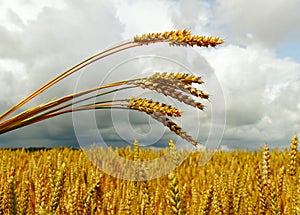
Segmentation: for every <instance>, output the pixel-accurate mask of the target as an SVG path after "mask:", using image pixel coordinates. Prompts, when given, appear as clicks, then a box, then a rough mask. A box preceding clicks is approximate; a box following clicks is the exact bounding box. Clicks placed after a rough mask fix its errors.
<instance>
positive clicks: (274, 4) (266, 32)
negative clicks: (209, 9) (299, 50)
mask: <svg viewBox="0 0 300 215" xmlns="http://www.w3.org/2000/svg"><path fill="white" fill-rule="evenodd" d="M214 10H215V16H214V20H213V22H214V23H215V25H216V26H218V27H219V28H220V29H223V30H225V31H227V30H228V31H229V32H228V33H229V35H230V37H232V38H231V39H235V40H238V41H239V42H243V43H246V44H248V43H253V42H254V43H255V42H259V43H260V45H265V46H268V47H274V46H277V45H280V44H282V43H284V42H287V41H295V40H298V39H299V36H300V30H299V29H300V23H299V22H298V20H300V14H299V10H300V2H299V1H298V0H290V1H284V0H274V1H273V0H266V1H260V0H253V1H246V0H242V1H241V0H230V1H222V0H217V1H216V3H215V9H214Z"/></svg>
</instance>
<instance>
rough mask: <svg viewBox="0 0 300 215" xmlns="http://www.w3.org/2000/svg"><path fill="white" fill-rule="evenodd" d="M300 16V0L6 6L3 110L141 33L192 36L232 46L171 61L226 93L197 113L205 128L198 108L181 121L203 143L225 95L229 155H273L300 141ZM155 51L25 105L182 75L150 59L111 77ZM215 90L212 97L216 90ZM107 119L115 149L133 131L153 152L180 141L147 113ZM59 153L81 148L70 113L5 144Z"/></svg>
mask: <svg viewBox="0 0 300 215" xmlns="http://www.w3.org/2000/svg"><path fill="white" fill-rule="evenodd" d="M299 11H300V2H299V1H298V0H289V1H285V0H265V1H261V0H252V1H249V0H228V1H222V0H213V1H208V0H182V1H175V0H152V1H137V0H134V1H133V0H122V1H121V0H114V1H104V0H97V1H96V0H80V1H79V0H65V1H64V0H44V1H39V0H19V1H18V0H10V1H4V0H0V111H1V112H3V111H5V110H6V109H8V108H9V107H10V106H12V105H13V104H15V103H16V102H18V101H19V100H20V99H22V98H23V97H25V96H26V95H28V94H29V93H30V92H32V91H33V90H35V89H36V88H37V87H39V86H41V85H42V84H44V83H46V82H47V81H49V80H50V79H51V78H53V77H55V76H56V75H58V74H59V73H61V72H62V71H64V70H65V69H67V68H69V67H70V66H72V65H74V64H76V63H78V62H79V61H80V60H82V59H84V58H86V57H88V56H90V55H92V54H94V53H96V52H98V51H101V50H104V49H105V48H108V47H110V46H112V45H114V44H117V43H120V42H121V41H124V40H128V39H131V38H132V36H134V35H137V34H142V33H148V32H160V31H167V30H172V29H183V28H187V29H189V30H190V31H191V32H192V33H193V34H199V35H202V34H203V35H214V36H220V37H221V38H223V39H224V40H225V44H224V45H222V46H221V47H218V48H210V49H203V48H201V49H200V48H190V49H193V50H191V51H190V52H193V53H194V54H193V56H195V53H197V54H198V55H199V58H197V59H193V60H187V59H185V58H186V57H187V56H188V55H189V53H185V54H182V55H178V54H176V53H177V52H178V50H177V49H175V48H174V56H173V55H172V54H170V55H169V57H170V58H173V57H174V59H175V58H176V56H177V57H178V56H179V57H178V58H177V59H176V62H179V63H182V64H184V65H185V62H188V64H191V65H192V66H191V67H190V68H192V70H193V71H191V72H193V73H195V74H198V75H201V76H203V77H207V79H208V80H211V79H210V78H209V77H208V76H209V75H208V74H213V75H214V76H215V77H216V78H217V81H216V82H214V83H216V84H219V86H216V88H217V87H221V89H222V95H221V94H219V93H216V94H218V95H214V99H213V98H212V101H211V103H210V104H209V105H210V106H212V107H211V109H210V108H208V113H197V115H199V116H198V117H199V119H200V120H199V121H201V119H202V120H203V122H201V123H202V124H201V125H200V124H199V125H198V124H197V122H193V123H194V124H192V123H190V122H191V120H193V119H195V118H194V117H193V115H191V114H190V113H191V111H190V110H184V111H185V112H184V113H186V114H187V116H186V117H187V118H186V120H187V121H188V123H184V122H182V125H183V126H184V125H185V126H184V128H186V129H185V130H187V131H188V132H191V133H192V134H193V135H196V136H197V137H198V140H199V141H202V142H205V141H206V139H207V136H208V134H207V133H208V132H209V131H210V130H209V129H210V128H211V125H210V123H211V122H212V121H211V120H209V119H208V118H209V117H210V116H211V114H210V113H209V111H210V110H212V109H214V107H215V108H216V107H219V106H222V104H221V105H219V104H216V100H219V101H221V99H220V97H218V96H223V97H224V99H225V104H226V111H225V113H226V125H225V131H224V135H223V138H222V141H221V143H220V144H221V145H222V148H224V149H226V148H235V147H239V148H249V149H257V148H259V147H260V146H262V145H264V144H265V143H268V144H269V146H270V147H271V148H274V147H276V146H279V148H283V147H285V146H286V147H288V146H289V143H290V140H291V138H292V136H293V135H294V134H298V135H299V134H300V97H299V92H300V52H299V50H300V23H299V21H298V20H300V14H299ZM159 47H160V46H157V49H158V48H159ZM147 48H148V47H146V48H143V49H140V50H135V51H132V52H128V53H125V54H124V55H120V56H119V57H118V56H116V58H107V59H106V60H104V61H102V62H99V63H97V64H96V65H93V66H91V67H88V68H87V69H85V70H84V73H85V74H86V75H84V76H80V74H77V75H75V76H72V77H70V78H68V79H67V80H65V81H64V82H63V83H62V84H59V85H56V86H55V87H54V88H53V89H51V90H49V91H47V92H45V94H44V96H43V97H38V98H36V99H35V100H34V101H32V102H30V103H29V104H28V105H27V106H26V107H31V106H33V105H37V104H40V103H42V102H47V101H49V100H50V99H52V98H53V97H59V96H62V95H66V94H68V93H72V92H74V90H75V89H79V88H80V89H81V88H83V87H85V86H86V87H92V86H95V85H97V83H100V82H101V81H103V77H107V80H110V81H118V80H120V78H122V79H126V78H127V77H133V76H139V74H137V73H143V72H145V71H146V72H147V71H149V70H150V69H153V68H154V69H157V70H160V69H162V70H163V69H164V68H165V71H167V72H168V70H169V69H174V68H175V67H174V65H173V66H170V65H168V63H167V62H165V61H164V62H162V61H160V60H159V59H158V58H157V59H156V60H153V59H152V60H153V61H151V62H150V63H149V59H146V61H145V62H144V61H143V60H140V61H134V63H129V64H128V65H125V66H124V67H118V68H121V69H122V68H123V73H122V71H117V70H118V69H116V70H114V71H113V73H112V75H111V76H108V73H109V72H111V71H112V68H114V66H116V65H117V64H119V63H120V62H121V61H122V60H124V59H125V60H126V58H128V56H130V57H134V56H135V55H138V56H141V55H144V54H151V52H152V51H153V53H154V54H156V55H159V52H158V51H157V49H156V50H155V48H153V49H151V48H150V46H149V49H147ZM169 50H170V52H171V50H172V47H170V48H169ZM185 51H187V50H186V49H185ZM182 53H183V52H182ZM187 66H189V65H187ZM198 66H199V67H200V68H198ZM196 67H197V68H198V69H197V71H194V69H195V68H196ZM176 68H177V67H176ZM177 69H178V68H177ZM119 70H120V69H119ZM124 70H125V72H124ZM130 71H131V72H130ZM178 71H180V68H179V70H178ZM118 72H119V73H118ZM146 72H145V73H146ZM153 72H155V71H153ZM170 72H171V71H170ZM183 72H184V71H183ZM117 73H118V74H117ZM121 73H122V74H121ZM203 73H204V74H203ZM120 74H121V75H120ZM95 77H97V78H95ZM101 77H102V78H101ZM208 80H207V82H209V81H208ZM204 81H205V80H204ZM211 82H212V81H211ZM76 84H77V85H76ZM94 84H95V85H94ZM207 85H208V86H207V90H210V92H208V93H211V94H213V92H218V91H217V90H216V91H215V89H213V88H212V86H210V85H209V83H207ZM78 87H79V88H78ZM140 93H141V95H144V94H145V95H146V94H147V92H143V91H140ZM166 101H168V100H166ZM217 109H218V108H217ZM108 115H109V114H107V112H105V111H103V112H101V113H97V124H98V128H100V132H101V135H102V137H104V138H105V140H109V141H111V142H112V143H115V144H117V143H119V142H121V141H124V140H123V139H125V140H126V139H127V138H128V139H130V138H129V137H125V136H126V133H127V136H128V135H129V136H130V135H131V136H132V135H135V136H137V137H138V139H140V141H144V142H147V141H148V142H149V144H150V143H152V142H153V141H154V139H155V137H157V136H159V137H162V135H163V134H162V133H163V132H165V135H164V136H163V138H164V139H168V138H170V137H172V138H173V137H174V136H173V135H171V134H170V132H169V131H168V130H164V128H163V126H162V125H160V124H158V123H155V122H153V120H151V119H148V117H147V116H144V115H142V114H139V113H130V114H127V115H126V116H127V118H126V117H125V118H126V119H125V118H124V120H123V121H122V120H121V116H122V113H119V112H118V111H117V112H115V113H114V116H113V119H111V117H108ZM116 116H120V117H116ZM80 117H85V116H84V115H82V116H79V118H80ZM116 118H117V119H116ZM129 118H130V119H129ZM114 120H117V121H114ZM118 120H119V121H118ZM128 120H129V121H128ZM197 120H198V118H197ZM183 121H184V120H183ZM122 122H125V124H124V123H123V124H122ZM128 122H129V125H127V124H128ZM178 122H179V123H180V121H178ZM126 123H127V124H126ZM199 123H200V122H199ZM126 126H127V127H126ZM195 127H196V128H197V129H195ZM221 127H222V126H221ZM193 128H194V130H193ZM91 130H92V129H90V127H89V125H88V124H87V123H86V122H85V123H82V124H81V127H80V131H81V132H82V134H81V135H83V134H86V136H88V137H90V138H88V139H87V140H88V141H91V142H92V141H95V142H97V138H96V139H94V138H93V137H92V134H91V133H90V132H91ZM199 130H200V131H199ZM89 135H90V136H89ZM131 138H133V137H131ZM149 138H152V140H151V141H152V142H151V141H149ZM147 139H148V140H147ZM155 140H156V139H155ZM184 144H188V143H186V142H184ZM61 145H67V146H76V137H75V134H74V128H73V122H72V116H71V115H66V116H61V117H58V118H56V119H51V120H49V121H48V122H42V123H38V124H36V125H32V126H29V127H26V128H22V129H20V130H16V131H13V132H10V133H7V134H4V135H1V136H0V146H1V147H21V146H24V147H30V146H32V147H36V146H46V147H50V146H61Z"/></svg>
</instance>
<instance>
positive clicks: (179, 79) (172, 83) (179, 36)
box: [0, 29, 223, 145]
mask: <svg viewBox="0 0 300 215" xmlns="http://www.w3.org/2000/svg"><path fill="white" fill-rule="evenodd" d="M160 42H166V43H169V44H170V45H171V46H173V45H176V46H199V47H208V46H211V47H215V46H217V45H219V44H222V43H223V41H222V40H221V39H219V38H215V37H205V36H197V35H191V33H190V32H189V31H187V30H185V29H184V30H176V31H168V32H163V33H152V34H143V35H141V36H135V37H134V38H133V39H132V40H131V41H128V42H125V43H122V44H120V45H117V46H114V47H112V48H110V49H107V50H105V51H102V52H100V53H97V54H95V55H93V56H91V57H89V58H87V59H85V60H84V61H82V62H80V63H79V64H77V65H75V66H73V67H71V68H70V69H68V70H66V71H65V72H63V73H62V74H60V75H58V76H57V77H55V78H54V79H52V80H51V81H49V82H48V83H46V84H45V85H43V86H42V87H40V88H39V89H37V90H36V91H34V92H33V93H32V94H30V95H29V96H27V97H26V98H24V99H23V100H21V101H20V102H19V103H18V104H16V105H14V106H13V107H12V108H10V109H9V110H7V111H6V112H4V113H3V114H2V115H0V134H3V133H6V132H9V131H12V130H15V129H18V128H20V127H24V126H28V125H30V124H33V123H37V122H40V121H43V120H46V119H49V118H52V117H55V116H59V115H62V114H66V113H70V112H74V111H83V110H91V109H105V108H125V109H132V110H138V111H142V112H145V113H147V114H149V115H150V116H151V117H152V118H154V119H155V120H157V121H159V122H161V123H162V124H163V125H165V126H167V127H168V128H169V129H170V130H171V131H173V132H175V133H176V134H177V135H179V136H180V137H182V138H183V139H185V140H187V141H189V142H190V143H192V144H193V145H196V144H197V142H196V141H195V140H194V139H193V138H192V137H191V136H190V135H188V134H187V133H186V132H185V131H184V130H182V129H181V128H180V127H179V126H178V125H176V123H174V122H173V121H172V120H171V119H170V118H169V117H180V116H181V113H182V111H181V110H177V109H176V108H173V107H171V106H169V105H166V104H162V103H160V102H158V101H157V102H156V101H152V100H147V99H145V98H125V99H124V98H122V99H114V100H111V101H104V100H101V96H103V95H107V94H110V93H114V92H116V91H120V90H126V89H129V88H135V87H141V88H146V89H148V90H153V91H156V92H158V93H162V94H164V95H165V96H169V97H172V98H174V99H176V100H178V101H180V102H183V103H185V104H187V105H191V106H193V107H196V108H199V109H201V110H203V108H204V105H203V104H202V103H201V102H199V101H195V99H194V98H193V97H198V98H200V99H207V98H208V94H207V93H204V92H203V91H201V90H199V89H197V88H195V87H194V85H195V84H202V83H203V81H202V80H201V78H200V77H196V76H194V75H191V74H186V73H176V74H174V73H155V74H154V75H151V76H149V77H144V78H138V79H134V80H125V81H119V82H115V83H110V84H106V85H102V86H98V87H95V88H92V89H88V90H85V91H82V92H77V93H74V94H71V95H67V96H63V97H61V98H58V99H55V100H53V101H50V102H46V103H45V104H41V105H38V106H35V107H32V108H29V109H27V110H24V111H22V112H21V113H19V114H15V115H12V114H14V113H15V112H16V111H17V110H18V109H20V108H21V107H23V105H24V104H26V103H27V102H29V101H30V100H31V99H33V98H34V97H36V96H37V95H39V94H41V93H42V92H43V91H45V90H47V89H48V88H50V87H52V86H53V85H55V84H56V83H58V82H60V81H62V80H63V79H64V78H66V77H68V76H70V75H72V74H74V73H75V72H77V71H79V70H80V69H82V68H84V67H86V66H88V65H90V64H92V63H94V62H96V61H98V60H100V59H103V58H105V57H108V56H110V55H113V54H115V53H117V52H120V51H123V50H126V49H129V48H133V47H138V46H143V45H149V44H153V43H160ZM96 91H97V92H99V93H98V94H97V95H95V94H93V95H92V96H89V95H90V93H93V92H96ZM92 99H93V101H95V99H96V101H95V102H92V103H91V102H89V101H90V100H92ZM99 99H100V100H99ZM11 115H12V116H11ZM9 116H10V117H9Z"/></svg>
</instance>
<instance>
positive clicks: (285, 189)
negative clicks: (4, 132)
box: [0, 136, 300, 214]
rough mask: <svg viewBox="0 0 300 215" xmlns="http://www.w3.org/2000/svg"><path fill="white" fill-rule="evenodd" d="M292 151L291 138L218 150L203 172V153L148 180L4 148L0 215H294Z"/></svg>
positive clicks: (138, 153)
mask: <svg viewBox="0 0 300 215" xmlns="http://www.w3.org/2000/svg"><path fill="white" fill-rule="evenodd" d="M297 144H298V139H297V137H296V136H295V137H294V138H293V140H292V142H291V146H290V149H285V150H284V151H279V150H276V149H275V150H272V151H270V150H269V148H268V146H267V145H265V147H264V148H262V149H260V150H258V151H255V152H250V151H243V150H234V151H231V152H224V151H218V152H216V153H215V154H214V156H213V157H212V159H211V160H210V161H208V162H207V163H206V164H205V165H204V166H201V165H200V164H199V158H200V157H201V153H202V152H192V153H190V154H189V156H188V157H187V159H185V160H184V162H183V163H181V165H180V166H178V167H177V168H176V169H175V170H174V171H172V172H170V173H169V174H168V175H165V176H163V177H160V178H157V179H153V180H149V181H126V180H121V179H117V178H115V177H112V176H110V175H107V174H105V173H103V172H102V171H101V170H100V169H99V168H97V167H96V166H94V165H93V164H92V162H90V160H88V158H87V157H86V155H85V154H84V152H83V151H82V150H73V149H68V148H63V149H58V148H56V149H51V150H39V151H34V152H29V151H26V150H25V149H20V150H4V149H3V150H0V158H1V161H0V162H1V163H0V165H1V166H0V173H1V175H0V182H1V183H0V214H299V213H300V170H299V164H300V159H299V158H300V155H299V153H298V152H297V147H298V146H297ZM170 146H171V147H170V149H165V150H161V151H152V150H143V149H141V148H139V147H138V144H137V143H136V144H135V145H134V148H130V147H127V148H125V149H124V148H117V149H109V150H114V151H115V152H116V153H117V154H118V155H120V156H123V157H125V158H126V159H128V160H137V159H139V160H150V159H154V158H157V157H160V156H162V155H163V154H164V153H165V152H166V150H171V151H172V150H173V151H175V150H176V149H175V147H174V145H171V144H170ZM102 153H105V150H103V151H102ZM297 153H298V154H297ZM99 156H101V152H99ZM105 159H109V158H105ZM103 162H111V161H110V160H106V161H105V160H104V161H103ZM112 164H113V163H112ZM144 171H147V170H146V169H138V170H137V172H138V173H139V174H143V172H144Z"/></svg>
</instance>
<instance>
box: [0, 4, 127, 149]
mask: <svg viewBox="0 0 300 215" xmlns="http://www.w3.org/2000/svg"><path fill="white" fill-rule="evenodd" d="M23 6H24V5H22V4H17V5H13V7H12V6H11V7H10V10H9V14H13V16H14V17H15V18H14V19H15V20H21V19H22V17H21V16H22V15H23V13H22V12H20V8H22V7H23ZM33 7H34V6H33ZM34 8H36V10H37V11H36V12H35V14H36V19H34V18H32V19H31V18H30V19H28V20H27V22H24V23H25V24H24V25H20V26H19V27H21V28H22V29H21V30H17V31H14V30H12V29H9V28H7V26H0V40H1V41H2V42H1V44H0V69H1V73H0V80H1V81H2V83H3V84H1V96H3V97H1V99H0V100H1V104H3V105H1V108H0V109H1V110H0V111H1V112H3V111H4V110H6V109H8V108H9V107H10V106H11V105H13V104H15V103H16V102H17V101H18V100H20V99H21V98H23V97H24V96H25V95H28V94H29V93H30V92H32V91H33V90H35V89H36V88H38V87H40V86H41V85H42V84H44V83H46V82H47V81H49V80H50V79H52V78H53V77H55V76H56V75H58V74H60V73H61V72H62V71H64V70H65V69H67V68H68V67H70V66H72V65H74V64H75V63H78V62H79V61H80V60H82V59H84V58H86V57H87V56H90V55H92V54H94V53H95V52H97V51H99V50H101V49H103V48H105V47H107V46H108V45H110V44H113V43H116V42H117V41H120V40H121V33H122V31H123V25H122V24H121V23H120V22H119V20H118V19H117V18H116V17H115V8H114V6H113V5H112V4H111V3H109V2H108V1H88V0H87V1H85V2H83V1H65V7H63V8H55V7H51V6H49V5H47V4H45V5H44V6H43V7H34ZM93 68H94V69H96V68H97V70H98V74H101V73H102V74H105V72H106V71H105V67H103V68H102V67H100V66H98V67H93ZM77 78H78V76H77V77H76V76H75V77H72V78H69V79H68V80H65V81H64V83H62V84H58V85H57V86H55V87H54V88H53V89H51V90H49V91H46V92H45V93H44V96H43V97H38V98H36V99H35V100H34V101H32V102H31V103H30V104H28V106H33V105H36V104H40V103H42V102H46V101H49V99H51V98H53V97H58V96H62V95H66V94H69V93H72V92H73V90H74V86H75V83H76V80H77ZM90 79H93V76H90ZM28 106H27V107H28ZM63 118H64V119H61V118H57V119H53V120H52V121H49V122H45V123H44V124H43V123H41V124H43V125H44V126H41V124H38V125H32V126H29V127H28V128H26V129H22V130H23V131H24V132H25V131H26V132H25V133H26V134H27V135H25V134H24V133H23V132H21V130H20V131H17V132H20V133H19V134H20V135H21V134H22V136H24V137H26V138H27V139H28V141H31V143H32V145H35V144H37V145H44V142H47V143H49V142H51V138H50V136H51V137H52V144H49V146H53V145H55V144H56V141H55V139H56V138H57V137H58V136H60V137H63V136H65V137H66V136H69V137H71V139H72V140H73V142H75V141H76V138H75V136H74V131H72V130H71V129H70V128H72V121H71V118H69V117H67V116H66V117H63ZM65 123H66V124H65ZM62 131H65V133H62ZM29 134H31V135H32V136H31V135H29ZM39 134H44V135H46V136H48V138H47V137H45V138H42V137H43V136H44V135H39ZM17 136H18V135H17ZM9 137H11V139H10V138H9ZM14 137H16V134H14V132H11V133H8V134H5V135H1V139H2V138H3V139H2V140H5V141H1V143H2V146H5V145H6V144H9V145H10V146H16V145H18V143H19V141H16V139H14ZM32 139H35V140H36V141H32ZM9 140H10V141H9ZM46 140H48V141H46ZM23 141H24V138H23ZM17 142H18V143H17ZM69 142H70V141H69ZM61 144H63V142H62V143H61Z"/></svg>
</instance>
